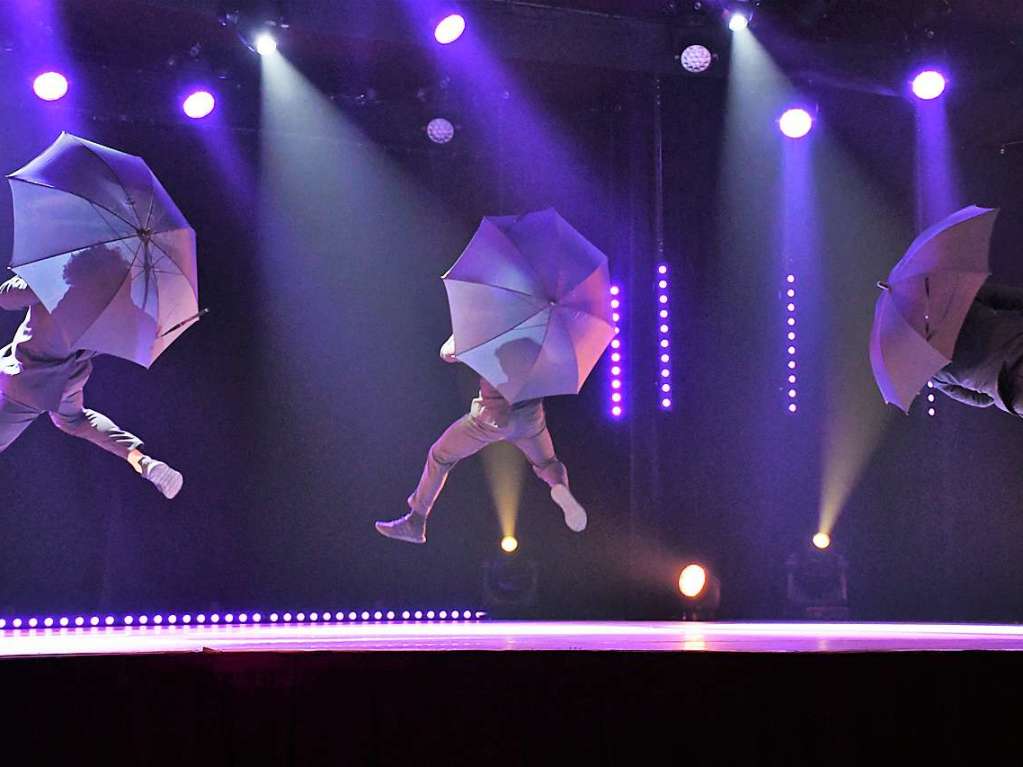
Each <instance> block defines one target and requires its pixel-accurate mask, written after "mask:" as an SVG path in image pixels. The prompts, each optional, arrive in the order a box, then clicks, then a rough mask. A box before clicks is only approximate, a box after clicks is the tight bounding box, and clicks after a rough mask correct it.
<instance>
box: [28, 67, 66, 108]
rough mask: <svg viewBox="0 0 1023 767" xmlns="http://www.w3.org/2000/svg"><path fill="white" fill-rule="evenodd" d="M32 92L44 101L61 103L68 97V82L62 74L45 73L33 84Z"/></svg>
mask: <svg viewBox="0 0 1023 767" xmlns="http://www.w3.org/2000/svg"><path fill="white" fill-rule="evenodd" d="M32 90H34V91H35V94H36V96H38V97H39V98H41V99H42V100H43V101H60V100H61V99H62V98H64V97H65V96H66V95H67V92H68V81H67V78H66V77H64V75H62V74H61V73H60V72H43V73H42V74H41V75H39V76H38V77H37V78H36V79H35V80H34V81H33V82H32Z"/></svg>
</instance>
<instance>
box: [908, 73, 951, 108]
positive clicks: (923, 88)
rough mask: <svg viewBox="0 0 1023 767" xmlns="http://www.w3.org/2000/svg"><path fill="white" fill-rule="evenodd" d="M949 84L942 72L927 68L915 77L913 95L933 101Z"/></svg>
mask: <svg viewBox="0 0 1023 767" xmlns="http://www.w3.org/2000/svg"><path fill="white" fill-rule="evenodd" d="M947 85H948V81H947V80H946V79H945V76H944V75H943V74H941V72H937V71H935V70H933V69H927V70H924V71H923V72H921V73H920V74H918V75H917V76H916V77H914V78H913V95H915V96H916V97H917V98H918V99H921V100H923V101H933V100H934V99H936V98H938V97H939V96H940V95H941V94H942V93H944V92H945V87H946V86H947Z"/></svg>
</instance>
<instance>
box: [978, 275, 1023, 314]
mask: <svg viewBox="0 0 1023 767" xmlns="http://www.w3.org/2000/svg"><path fill="white" fill-rule="evenodd" d="M976 300H977V301H979V302H980V303H982V304H984V306H987V307H989V308H991V309H994V310H996V311H1015V312H1021V311H1023V288H1016V287H1013V286H1011V285H999V284H998V283H996V282H985V283H984V284H983V285H981V288H980V290H978V291H977V299H976Z"/></svg>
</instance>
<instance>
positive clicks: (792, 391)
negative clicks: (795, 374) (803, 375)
mask: <svg viewBox="0 0 1023 767" xmlns="http://www.w3.org/2000/svg"><path fill="white" fill-rule="evenodd" d="M789 397H791V398H792V399H795V398H796V390H795V389H789Z"/></svg>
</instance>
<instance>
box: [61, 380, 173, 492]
mask: <svg viewBox="0 0 1023 767" xmlns="http://www.w3.org/2000/svg"><path fill="white" fill-rule="evenodd" d="M50 420H51V421H53V425H54V426H56V427H57V428H58V429H60V430H61V431H62V432H64V433H65V434H70V435H71V436H73V437H78V438H79V439H84V440H87V441H88V442H91V443H93V444H94V445H96V446H98V447H101V448H103V449H104V450H106V451H107V452H109V453H113V454H114V455H116V456H117V457H119V458H123V459H124V460H126V461H127V462H128V463H129V464H131V467H132V468H133V469H135V471H136V472H138V473H139V474H141V475H142V477H143V478H145V479H147V480H149V481H150V482H152V483H153V484H154V485H155V486H156V488H157V490H159V491H160V492H161V493H162V494H163V495H164V497H165V498H173V497H174V496H176V495H177V494H178V492H180V490H181V486H182V484H184V479H183V478H182V476H181V473H180V472H178V471H175V470H174V469H172V468H171V467H170V466H168V465H167V464H165V463H164V462H163V461H157V460H155V459H153V458H151V457H149V456H148V455H146V454H145V453H143V452H142V450H141V448H142V440H141V439H139V438H138V437H136V436H135V435H134V434H132V433H130V432H127V431H124V430H123V429H121V428H119V427H118V426H117V424H115V423H114V422H113V421H111V420H110V419H109V418H107V417H106V416H105V415H103V414H102V413H98V412H96V411H95V410H89V409H88V408H85V407H83V397H82V391H81V390H80V389H79V390H76V391H72V392H69V393H68V394H67V395H66V396H65V397H64V399H63V400H61V403H60V406H59V407H58V408H57V410H56V411H54V412H51V413H50Z"/></svg>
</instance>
